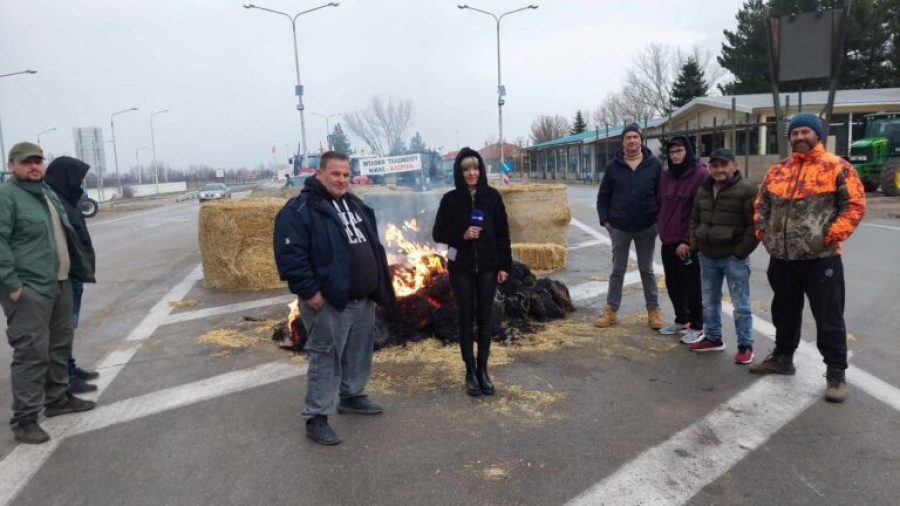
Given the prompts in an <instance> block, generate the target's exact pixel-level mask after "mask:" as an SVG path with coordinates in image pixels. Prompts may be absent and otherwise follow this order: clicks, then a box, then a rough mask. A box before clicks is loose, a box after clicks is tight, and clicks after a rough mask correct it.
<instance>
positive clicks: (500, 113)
mask: <svg viewBox="0 0 900 506" xmlns="http://www.w3.org/2000/svg"><path fill="white" fill-rule="evenodd" d="M456 7H457V8H459V9H469V10H473V11H475V12H480V13H482V14H487V15H488V16H490V17H492V18H494V21H496V23H497V117H498V123H499V126H500V143H499V148H500V172H501V173H502V172H503V162H504V155H503V103H504V100H503V97H505V96H506V89H505V88H504V87H503V81H502V79H501V78H500V21H503V17H504V16H508V15H510V14H515V13H517V12H521V11H524V10H528V9H537V8H538V6H537V5H535V4H531V5H527V6H525V7H521V8H518V9H514V10H511V11H509V12H504V13H503V14H501V15H500V16H499V17H498V16H497V15H496V14H494V13H492V12H488V11H484V10H481V9H478V8H476V7H471V6H469V5H465V4H463V5H457V6H456Z"/></svg>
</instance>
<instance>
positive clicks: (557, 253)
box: [512, 243, 569, 271]
mask: <svg viewBox="0 0 900 506" xmlns="http://www.w3.org/2000/svg"><path fill="white" fill-rule="evenodd" d="M568 254H569V252H568V250H566V247H565V246H561V245H559V244H549V243H548V244H535V243H514V244H513V245H512V256H513V259H515V260H518V261H519V262H522V263H523V264H525V265H527V266H528V267H529V268H530V269H531V270H533V271H554V270H556V269H561V268H563V267H565V266H566V259H567V258H568Z"/></svg>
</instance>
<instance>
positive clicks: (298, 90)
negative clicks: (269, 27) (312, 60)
mask: <svg viewBox="0 0 900 506" xmlns="http://www.w3.org/2000/svg"><path fill="white" fill-rule="evenodd" d="M338 5H340V4H339V3H338V2H328V3H327V4H324V5H320V6H318V7H313V8H312V9H308V10H305V11H302V12H298V13H297V14H295V15H293V16H291V15H290V14H288V13H286V12H281V11H276V10H273V9H268V8H266V7H260V6H258V5H253V4H245V5H244V8H245V9H259V10H261V11H265V12H271V13H272V14H278V15H280V16H284V17H286V18H288V19H289V20H290V21H291V29H292V30H293V31H294V69H295V70H296V72H297V85H296V86H295V87H294V94H295V95H297V110H298V111H300V138H301V141H302V149H303V160H302V164H301V165H303V166H306V158H307V156H308V155H309V153H308V152H307V151H306V115H305V114H304V113H303V110H304V107H303V85H302V84H300V56H299V55H298V54H297V18H299V17H300V16H302V15H304V14H308V13H310V12H313V11H317V10H319V9H324V8H325V7H337V6H338Z"/></svg>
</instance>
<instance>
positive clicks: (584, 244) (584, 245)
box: [568, 239, 609, 251]
mask: <svg viewBox="0 0 900 506" xmlns="http://www.w3.org/2000/svg"><path fill="white" fill-rule="evenodd" d="M604 244H609V241H601V240H600V239H594V240H593V241H585V242H580V243H578V244H573V245H572V246H569V248H568V249H569V251H572V250H573V249H581V248H590V247H592V246H601V245H604Z"/></svg>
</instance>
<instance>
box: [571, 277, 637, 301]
mask: <svg viewBox="0 0 900 506" xmlns="http://www.w3.org/2000/svg"><path fill="white" fill-rule="evenodd" d="M640 282H641V273H640V272H639V271H628V272H626V273H625V279H624V280H622V286H623V287H625V286H631V285H633V284H635V283H640ZM607 291H609V282H608V281H588V282H586V283H581V284H580V285H575V286H573V287H572V288H570V289H569V297H570V298H571V299H572V302H575V301H580V300H587V299H594V298H597V297H599V296H601V295H603V294H604V293H606V292H607Z"/></svg>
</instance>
